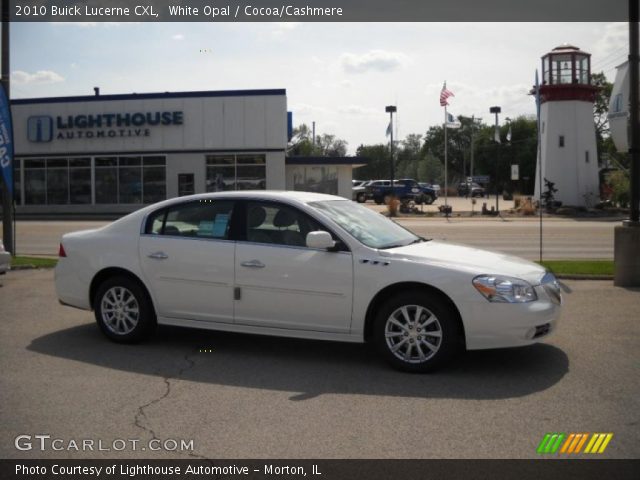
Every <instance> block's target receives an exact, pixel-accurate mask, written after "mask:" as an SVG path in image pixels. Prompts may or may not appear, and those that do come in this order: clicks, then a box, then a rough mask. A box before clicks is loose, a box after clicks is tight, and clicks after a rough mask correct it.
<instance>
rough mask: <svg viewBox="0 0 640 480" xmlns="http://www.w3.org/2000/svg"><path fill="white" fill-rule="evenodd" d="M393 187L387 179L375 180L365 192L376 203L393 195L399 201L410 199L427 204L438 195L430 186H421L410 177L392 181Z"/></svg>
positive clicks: (381, 202) (380, 202)
mask: <svg viewBox="0 0 640 480" xmlns="http://www.w3.org/2000/svg"><path fill="white" fill-rule="evenodd" d="M393 184H394V185H393V188H392V187H391V182H390V181H389V180H377V181H375V182H371V184H370V185H369V186H368V187H367V193H368V196H369V197H370V198H372V199H373V201H374V202H376V203H377V204H378V205H381V204H383V203H385V200H386V198H387V197H389V196H391V195H394V196H395V197H396V198H397V199H399V200H400V201H401V202H404V201H411V200H413V201H414V202H416V203H418V204H421V203H426V204H427V205H430V204H432V203H433V202H434V201H435V199H436V198H438V195H437V194H436V192H435V190H434V189H433V188H431V187H422V186H420V184H419V183H418V182H416V181H415V180H413V179H411V178H403V179H400V180H395V181H394V182H393Z"/></svg>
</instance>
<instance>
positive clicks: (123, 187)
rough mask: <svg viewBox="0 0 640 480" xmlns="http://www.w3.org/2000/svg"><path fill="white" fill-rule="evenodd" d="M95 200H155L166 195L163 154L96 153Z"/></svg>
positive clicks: (115, 201) (151, 201) (141, 201)
mask: <svg viewBox="0 0 640 480" xmlns="http://www.w3.org/2000/svg"><path fill="white" fill-rule="evenodd" d="M95 177H96V180H95V181H96V186H95V188H96V203H101V204H103V203H104V204H115V203H125V204H140V203H155V202H159V201H160V200H164V199H166V198H167V178H166V158H165V157H162V156H153V157H97V158H96V159H95Z"/></svg>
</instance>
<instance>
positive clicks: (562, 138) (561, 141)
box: [558, 135, 564, 147]
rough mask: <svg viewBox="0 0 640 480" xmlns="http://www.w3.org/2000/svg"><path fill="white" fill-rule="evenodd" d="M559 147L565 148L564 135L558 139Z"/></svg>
mask: <svg viewBox="0 0 640 480" xmlns="http://www.w3.org/2000/svg"><path fill="white" fill-rule="evenodd" d="M558 146H559V147H564V135H560V136H559V137H558Z"/></svg>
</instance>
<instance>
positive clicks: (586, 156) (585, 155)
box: [584, 150, 589, 163]
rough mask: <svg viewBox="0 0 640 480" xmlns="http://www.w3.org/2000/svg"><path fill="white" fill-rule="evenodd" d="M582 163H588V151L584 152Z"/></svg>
mask: <svg viewBox="0 0 640 480" xmlns="http://www.w3.org/2000/svg"><path fill="white" fill-rule="evenodd" d="M584 163H589V150H587V151H585V152H584Z"/></svg>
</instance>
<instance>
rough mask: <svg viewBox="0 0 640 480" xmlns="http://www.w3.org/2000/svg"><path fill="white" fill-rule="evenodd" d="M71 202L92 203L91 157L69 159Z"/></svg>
mask: <svg viewBox="0 0 640 480" xmlns="http://www.w3.org/2000/svg"><path fill="white" fill-rule="evenodd" d="M69 203H71V204H88V203H91V159H90V158H70V159H69Z"/></svg>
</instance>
